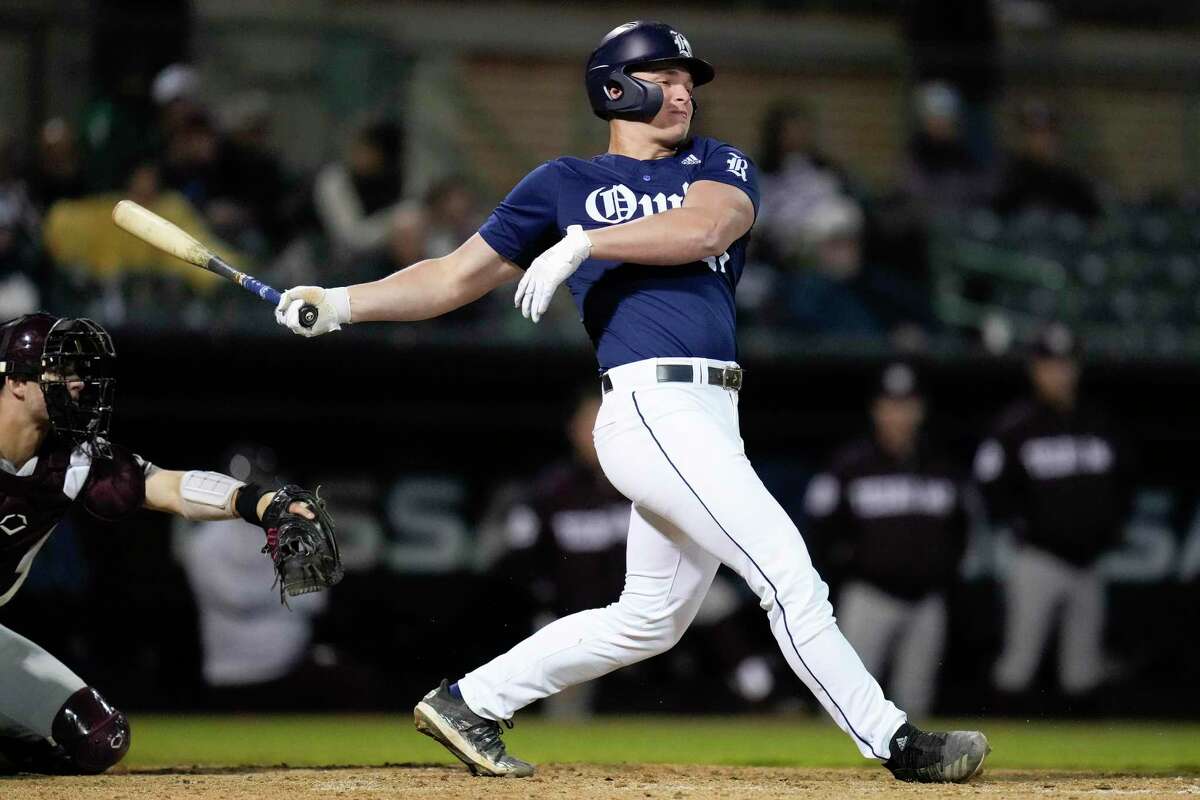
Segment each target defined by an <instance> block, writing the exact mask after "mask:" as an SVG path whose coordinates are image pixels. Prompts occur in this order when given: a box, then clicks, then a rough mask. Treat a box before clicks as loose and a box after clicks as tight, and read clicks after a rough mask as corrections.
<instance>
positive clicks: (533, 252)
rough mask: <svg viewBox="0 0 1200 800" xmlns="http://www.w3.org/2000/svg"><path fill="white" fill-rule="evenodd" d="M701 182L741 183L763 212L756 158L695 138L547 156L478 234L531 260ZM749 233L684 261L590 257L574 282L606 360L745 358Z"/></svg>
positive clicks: (515, 257) (676, 201)
mask: <svg viewBox="0 0 1200 800" xmlns="http://www.w3.org/2000/svg"><path fill="white" fill-rule="evenodd" d="M697 181H717V182H719V183H725V184H729V185H731V186H736V187H738V188H739V189H741V190H742V191H744V192H745V193H746V194H747V195H748V196H749V197H750V200H751V202H752V203H753V204H754V210H755V213H756V214H757V212H758V198H759V194H758V180H757V177H756V174H755V169H754V165H753V164H752V163H751V162H750V160H749V159H748V158H746V156H744V155H743V154H742V153H741V152H739V151H738V150H735V149H734V148H732V147H730V146H729V145H727V144H723V143H721V142H718V141H716V140H714V139H708V138H705V137H695V138H693V139H692V140H690V141H689V142H688V143H687V144H685V145H684V146H683V147H681V148H680V149H679V151H678V152H676V153H675V155H673V156H671V157H670V158H661V159H652V160H649V161H638V160H636V159H633V158H628V157H626V156H620V155H613V154H605V155H601V156H596V157H595V158H593V159H591V160H590V161H585V160H583V159H578V158H560V159H557V160H555V161H549V162H546V163H545V164H542V165H541V166H540V167H538V168H537V169H535V170H534V171H533V172H531V173H529V174H528V175H527V176H525V178H524V179H523V180H522V181H521V182H520V183H519V184H517V186H516V187H515V188H514V189H513V190H512V192H510V193H509V195H508V197H507V198H505V200H504V202H502V203H501V204H500V205H499V206H498V207H497V208H496V210H495V211H493V212H492V214H491V216H490V217H488V220H487V221H486V222H485V223H484V224H483V227H482V228H480V230H479V234H480V235H481V236H482V237H483V239H484V240H485V241H486V242H487V243H488V244H489V245H490V246H491V247H492V249H493V250H495V251H496V252H497V253H499V254H500V255H501V256H503V257H504V258H506V259H508V260H509V261H512V262H513V263H515V264H517V265H518V266H520V267H522V268H526V267H528V266H529V264H530V263H531V262H532V261H533V260H534V259H535V258H536V257H537V256H538V255H539V254H541V253H542V252H543V251H544V250H546V249H547V248H548V247H550V246H551V245H553V244H554V243H555V242H557V241H558V240H559V238H560V237H562V235H563V234H564V233H565V232H566V229H567V227H568V226H570V225H582V226H583V228H584V230H591V229H595V228H601V227H604V226H607V225H616V224H618V223H622V222H629V221H631V220H635V219H639V218H641V217H646V216H650V215H652V214H658V213H661V212H664V211H668V210H670V209H673V208H679V207H680V206H681V205H682V204H683V198H684V196H685V195H686V194H687V191H688V188H689V187H690V186H691V185H692V184H693V183H695V182H697ZM749 239H750V234H749V232H747V233H746V234H745V235H743V236H742V237H741V238H739V239H738V240H737V241H736V242H734V243H733V244H732V245H730V247H729V249H728V250H726V251H725V252H724V253H721V254H720V255H719V256H712V257H709V258H707V259H705V260H704V261H697V262H694V263H691V264H682V265H680V266H677V267H662V266H646V265H642V264H633V263H620V262H615V261H602V260H599V259H588V260H587V261H584V262H583V264H582V265H581V266H580V267H579V269H578V270H576V272H575V274H574V275H572V276H571V277H570V278H568V279H567V287H568V288H569V289H570V291H571V295H572V296H573V297H574V298H575V303H576V305H577V306H578V307H579V313H580V316H581V318H582V319H583V324H584V327H585V328H586V329H587V331H588V335H589V336H591V339H592V343H593V344H594V345H595V347H596V357H597V359H598V360H599V362H600V368H601V369H602V370H606V369H611V368H613V367H616V366H620V365H621V364H628V363H630V362H633V361H640V360H642V359H646V358H656V357H659V358H661V357H672V356H682V357H702V358H712V359H718V360H721V361H735V360H737V337H736V316H735V310H734V291H735V289H736V287H737V283H738V280H739V279H740V278H741V275H742V268H743V266H744V265H745V260H746V245H747V243H748V242H749Z"/></svg>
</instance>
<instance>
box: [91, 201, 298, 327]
mask: <svg viewBox="0 0 1200 800" xmlns="http://www.w3.org/2000/svg"><path fill="white" fill-rule="evenodd" d="M112 217H113V222H115V223H116V224H117V227H119V228H121V229H123V230H126V231H128V232H129V233H132V234H133V235H134V236H136V237H138V238H139V239H141V240H142V241H144V242H147V243H149V244H152V245H154V246H155V247H157V248H158V249H159V250H162V251H163V252H164V253H170V254H171V255H173V256H175V257H176V258H178V259H180V260H182V261H186V262H188V263H189V264H194V265H196V266H197V267H200V268H201V269H206V270H208V271H209V272H214V273H216V274H217V275H220V276H221V277H222V278H226V279H228V280H231V281H233V282H234V283H236V284H237V285H238V286H241V287H242V288H243V289H245V290H246V291H248V292H251V293H252V294H255V295H257V296H258V297H260V298H262V299H263V300H266V301H267V302H268V303H270V304H271V305H278V304H279V290H277V289H272V288H271V287H270V286H268V285H267V284H265V283H263V282H262V281H260V280H259V279H258V278H255V277H252V276H250V275H247V274H246V273H244V272H242V271H240V270H237V269H234V268H233V267H231V266H230V265H229V264H227V263H226V262H225V261H224V260H223V259H222V258H221V257H220V256H218V255H217V254H215V253H214V252H213V251H211V250H209V249H208V248H207V247H205V246H204V245H203V244H201V243H200V242H199V241H197V240H196V239H195V238H194V237H192V236H191V235H190V234H188V233H187V232H186V231H184V230H183V229H182V228H180V227H179V226H178V225H175V224H174V223H171V222H168V221H167V220H165V219H163V218H162V217H160V216H159V215H158V214H155V213H154V212H153V211H150V210H148V209H146V208H143V207H142V206H140V205H138V204H137V203H135V202H133V201H132V200H122V201H121V202H119V203H117V204H116V206H114V207H113V212H112ZM316 321H317V307H316V306H314V305H312V304H311V303H305V304H304V305H303V306H301V307H300V325H301V326H302V327H305V328H311V327H312V326H313V324H314V323H315V322H316Z"/></svg>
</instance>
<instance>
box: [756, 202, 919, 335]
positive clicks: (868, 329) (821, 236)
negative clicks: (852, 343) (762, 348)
mask: <svg viewBox="0 0 1200 800" xmlns="http://www.w3.org/2000/svg"><path fill="white" fill-rule="evenodd" d="M862 228H863V214H862V210H861V209H859V207H858V206H857V205H855V204H854V203H853V202H851V201H849V200H845V199H830V200H827V201H825V202H823V203H821V204H820V205H818V206H817V207H816V208H814V209H813V210H812V212H811V214H810V215H809V218H808V222H807V224H806V226H805V228H804V229H803V230H802V231H801V234H802V236H803V240H804V242H805V244H806V247H807V254H808V256H807V259H806V261H805V262H803V263H794V262H793V263H791V264H789V265H788V266H789V269H788V271H787V272H785V273H784V274H783V275H782V276H781V277H780V279H779V284H780V285H779V286H778V287H777V291H773V292H771V293H770V295H771V300H770V305H769V306H768V309H767V310H766V311H765V312H764V317H765V318H766V321H768V322H773V323H775V324H776V325H777V326H779V327H782V328H786V329H790V330H794V331H797V332H800V333H808V334H816V335H825V336H841V337H848V338H857V339H884V338H889V337H890V338H891V339H892V340H893V341H894V342H896V343H897V344H900V345H917V344H919V343H920V342H921V341H922V340H923V331H924V330H926V329H928V328H929V327H930V326H931V325H932V324H933V312H932V309H931V307H930V305H929V298H928V296H927V295H926V294H925V293H924V292H922V290H921V289H920V288H919V287H918V286H917V285H916V284H914V283H911V282H910V281H908V280H906V279H905V278H904V277H902V276H901V275H899V274H898V273H896V272H894V271H892V270H889V269H887V268H886V267H883V266H879V265H873V264H866V263H864V261H863V252H862Z"/></svg>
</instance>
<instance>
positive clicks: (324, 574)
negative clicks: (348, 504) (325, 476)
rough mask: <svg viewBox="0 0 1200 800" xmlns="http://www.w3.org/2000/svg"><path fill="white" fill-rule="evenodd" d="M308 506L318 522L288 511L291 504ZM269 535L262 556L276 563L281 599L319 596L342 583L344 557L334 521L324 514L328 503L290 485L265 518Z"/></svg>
mask: <svg viewBox="0 0 1200 800" xmlns="http://www.w3.org/2000/svg"><path fill="white" fill-rule="evenodd" d="M297 501H299V502H301V503H305V504H307V505H308V507H309V508H311V509H312V511H313V513H314V514H316V515H317V516H316V519H308V518H306V517H302V516H300V515H299V514H295V513H293V512H291V511H289V510H288V507H289V506H291V504H292V503H295V502H297ZM262 525H263V527H264V528H265V529H266V531H267V543H266V545H264V546H263V552H264V553H269V554H270V556H271V560H272V561H274V562H275V575H276V582H277V583H278V584H279V599H280V600H281V601H284V602H286V596H285V595H291V596H292V597H296V596H297V595H301V594H308V593H309V592H319V591H321V590H322V589H327V588H329V587H330V586H333V585H334V584H336V583H337V582H338V581H340V580H341V579H342V575H343V574H344V570H343V569H342V556H341V554H340V553H339V552H338V546H337V539H335V538H334V535H333V517H331V516H329V512H328V511H326V510H325V501H324V500H322V499H321V498H320V497H318V496H317V493H316V492H310V491H309V490H308V489H303V488H301V487H299V486H295V485H292V484H289V485H287V486H284V487H283V488H282V489H280V490H278V491H277V492H275V496H274V497H273V498H271V502H270V504H269V505H268V506H267V510H266V511H264V512H263V515H262Z"/></svg>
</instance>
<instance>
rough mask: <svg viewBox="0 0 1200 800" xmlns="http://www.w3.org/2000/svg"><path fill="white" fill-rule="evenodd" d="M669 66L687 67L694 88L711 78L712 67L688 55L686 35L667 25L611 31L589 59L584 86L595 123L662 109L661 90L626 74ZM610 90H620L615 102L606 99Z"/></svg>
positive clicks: (649, 24)
mask: <svg viewBox="0 0 1200 800" xmlns="http://www.w3.org/2000/svg"><path fill="white" fill-rule="evenodd" d="M671 64H681V65H682V66H683V67H684V68H685V69H687V71H688V72H690V73H691V75H692V84H693V85H694V86H700V85H702V84H705V83H708V82H709V81H711V80H712V79H713V76H714V75H715V74H716V73H715V72H714V70H713V68H712V65H711V64H709V63H708V62H707V61H703V60H701V59H699V58H696V57H695V56H694V55H692V45H691V44H690V43H689V42H688V40H687V37H686V36H684V35H683V34H682V33H680V32H679V31H677V30H674V29H673V28H672V27H671V26H670V25H667V24H666V23H663V22H643V21H641V20H637V21H635V22H626V23H625V24H624V25H621V26H619V27H617V28H614V29H613V30H611V31H609V33H608V35H607V36H605V37H604V38H603V39H601V40H600V46H599V47H597V48H596V49H595V50H594V51H592V55H591V56H590V57H589V58H588V62H587V70H586V71H585V73H584V84H585V85H586V86H587V93H588V100H590V101H591V103H592V110H593V111H595V112H596V116H598V117H600V119H612V118H614V117H616V118H618V119H631V120H637V121H639V122H645V121H647V120H650V119H653V118H654V115H655V114H657V113H658V110H659V109H660V108H662V102H663V94H662V87H660V86H658V85H657V84H655V83H651V82H650V81H643V80H639V79H638V78H633V77H630V75H629V73H630V72H631V71H633V70H635V69H639V68H643V69H644V68H647V67H649V68H655V67H664V66H668V65H671ZM610 88H619V89H620V90H621V91H620V96H619V97H618V98H617V99H615V100H614V99H612V98H611V97H610V96H609V93H608V89H610ZM694 102H695V101H693V103H694Z"/></svg>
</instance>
